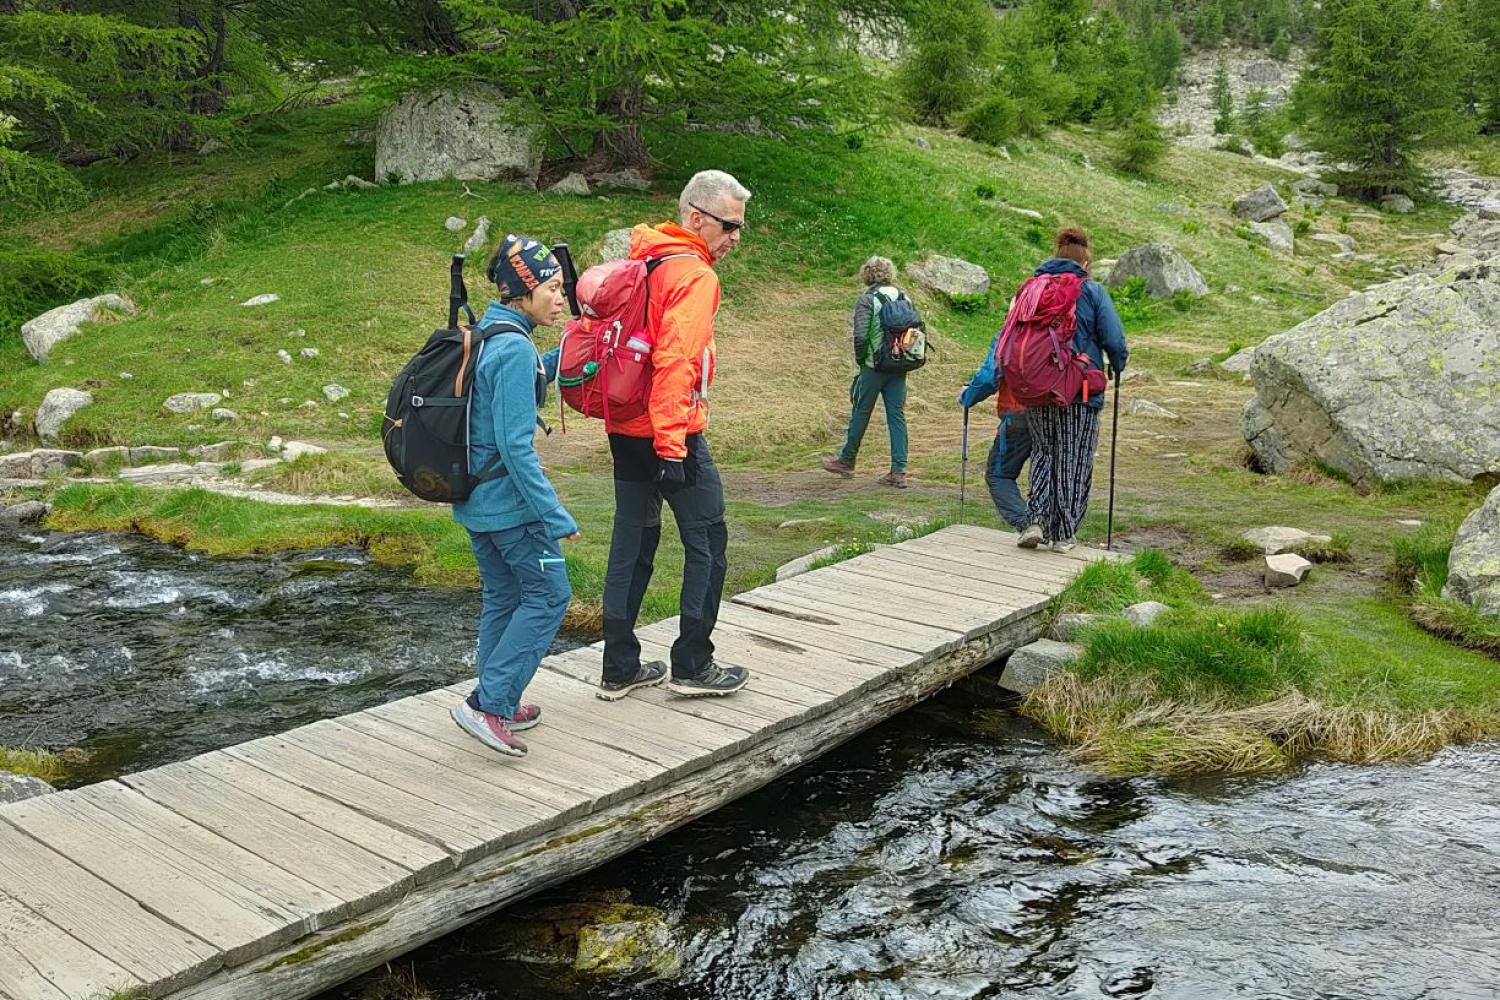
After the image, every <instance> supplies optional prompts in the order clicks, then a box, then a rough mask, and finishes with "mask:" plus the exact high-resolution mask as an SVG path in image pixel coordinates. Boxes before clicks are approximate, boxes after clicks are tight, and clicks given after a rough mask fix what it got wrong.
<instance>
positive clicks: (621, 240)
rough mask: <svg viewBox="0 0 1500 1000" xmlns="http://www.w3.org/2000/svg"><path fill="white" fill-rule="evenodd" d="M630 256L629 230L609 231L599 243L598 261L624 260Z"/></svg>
mask: <svg viewBox="0 0 1500 1000" xmlns="http://www.w3.org/2000/svg"><path fill="white" fill-rule="evenodd" d="M629 256H630V230H629V229H611V230H610V231H609V232H607V233H605V234H604V239H603V240H601V241H600V242H599V260H600V261H601V262H608V261H612V260H624V259H625V258H626V257H629Z"/></svg>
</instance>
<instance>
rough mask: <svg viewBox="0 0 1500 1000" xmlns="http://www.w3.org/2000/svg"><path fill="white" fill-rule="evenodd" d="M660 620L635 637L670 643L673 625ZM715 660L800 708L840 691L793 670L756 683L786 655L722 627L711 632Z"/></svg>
mask: <svg viewBox="0 0 1500 1000" xmlns="http://www.w3.org/2000/svg"><path fill="white" fill-rule="evenodd" d="M662 626H663V623H657V624H656V625H648V626H646V627H645V628H643V629H638V630H637V631H636V636H637V638H639V639H640V641H641V642H642V643H643V644H644V643H655V644H656V645H658V646H670V645H671V643H672V642H673V641H674V640H675V639H676V628H675V626H669V627H662ZM713 642H714V660H715V661H716V662H718V663H719V664H721V665H724V666H738V667H744V668H745V669H746V670H748V671H750V675H751V681H750V683H751V684H753V685H755V686H756V688H757V689H758V690H761V691H764V692H765V693H767V694H769V695H771V696H772V697H774V698H777V699H780V700H781V701H786V702H791V703H793V704H796V705H800V706H802V707H803V708H814V707H817V706H820V705H822V704H823V703H824V702H825V701H826V700H827V699H828V697H829V696H830V695H831V694H833V693H836V692H837V691H839V690H842V689H841V688H838V687H829V686H828V685H826V684H821V685H820V684H813V683H810V682H808V681H806V680H804V679H801V678H798V677H797V676H796V674H795V673H793V674H791V675H789V676H786V677H785V678H784V679H783V680H782V681H780V682H779V683H776V684H772V685H763V684H756V681H755V676H756V674H757V671H758V672H759V673H761V674H765V673H766V671H765V670H764V668H765V667H766V666H767V665H768V664H770V663H771V662H774V661H775V660H777V659H778V658H781V657H784V656H785V655H786V654H785V653H784V652H782V651H780V650H778V649H776V648H775V647H774V646H768V645H766V644H765V643H763V642H748V641H739V640H736V639H735V638H734V637H733V636H726V634H725V633H724V632H722V631H721V630H718V629H715V631H714V635H713ZM804 652H805V651H804V650H803V649H802V647H795V653H794V655H797V656H801V655H803V653H804Z"/></svg>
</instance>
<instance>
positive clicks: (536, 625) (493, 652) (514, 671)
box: [469, 522, 573, 719]
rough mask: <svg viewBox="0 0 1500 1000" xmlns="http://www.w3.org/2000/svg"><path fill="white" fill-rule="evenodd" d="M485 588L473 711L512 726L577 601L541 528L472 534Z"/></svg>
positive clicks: (554, 545)
mask: <svg viewBox="0 0 1500 1000" xmlns="http://www.w3.org/2000/svg"><path fill="white" fill-rule="evenodd" d="M469 539H470V541H471V543H472V544H473V547H474V559H475V560H476V561H477V562H478V563H479V577H480V580H481V581H482V582H483V592H482V601H481V605H480V611H479V651H478V654H477V655H476V657H475V663H476V666H477V667H478V669H479V685H478V686H477V687H476V688H475V689H474V693H473V694H471V695H469V704H470V705H472V706H473V707H475V708H477V709H479V710H480V711H483V712H491V713H493V714H495V715H498V716H501V717H503V718H506V719H509V718H513V717H514V716H515V714H516V708H517V706H518V705H519V704H520V702H521V693H522V692H523V691H525V690H526V685H527V684H530V683H531V678H532V677H533V676H534V675H535V674H536V669H537V667H539V666H541V663H542V657H544V656H546V655H547V650H548V649H549V648H550V647H551V645H552V640H553V639H555V638H556V637H557V630H558V629H559V628H561V627H562V620H563V614H564V613H565V612H566V611H567V610H568V602H569V601H570V600H571V599H572V597H573V588H572V587H570V586H569V585H568V568H567V566H566V564H565V563H564V562H563V554H562V547H561V546H559V545H558V543H557V539H555V538H548V537H547V533H546V531H545V530H544V529H543V528H542V525H541V524H540V523H539V522H538V523H534V524H523V525H521V526H520V527H518V528H507V529H506V530H504V531H470V532H469Z"/></svg>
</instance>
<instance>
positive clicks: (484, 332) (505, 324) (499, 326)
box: [479, 319, 531, 340]
mask: <svg viewBox="0 0 1500 1000" xmlns="http://www.w3.org/2000/svg"><path fill="white" fill-rule="evenodd" d="M500 333H519V334H520V335H521V336H523V337H525V338H526V339H527V340H530V339H531V334H530V333H528V332H526V330H524V329H523V328H522V327H521V324H519V323H517V322H516V321H515V320H512V319H502V320H498V321H496V322H494V323H491V324H490V325H489V326H486V327H483V328H481V329H480V330H479V339H480V340H489V339H490V338H491V337H493V336H495V335H496V334H500Z"/></svg>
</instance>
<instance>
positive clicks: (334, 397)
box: [323, 382, 349, 403]
mask: <svg viewBox="0 0 1500 1000" xmlns="http://www.w3.org/2000/svg"><path fill="white" fill-rule="evenodd" d="M348 395H349V390H348V389H345V388H344V387H343V386H341V385H339V384H338V383H337V382H330V383H329V384H328V385H325V386H324V387H323V397H324V398H325V399H327V400H328V401H329V402H330V403H337V402H338V401H339V400H341V399H343V398H344V397H346V396H348Z"/></svg>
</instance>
